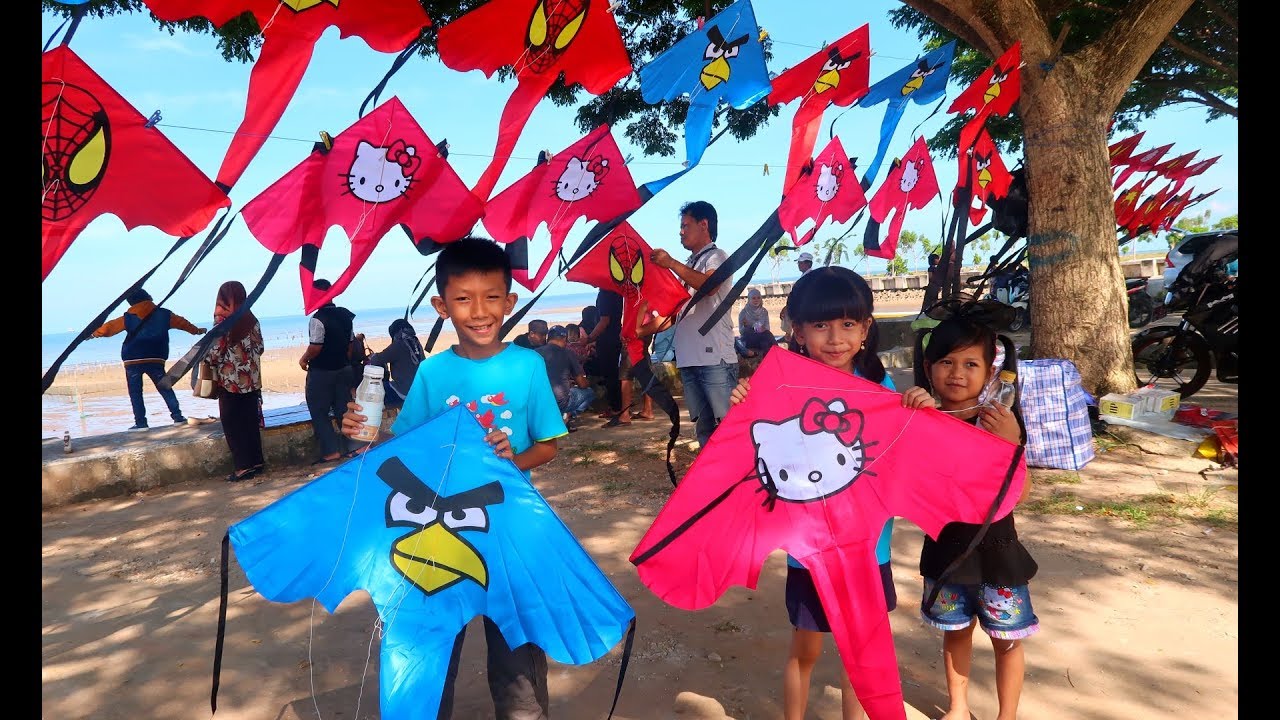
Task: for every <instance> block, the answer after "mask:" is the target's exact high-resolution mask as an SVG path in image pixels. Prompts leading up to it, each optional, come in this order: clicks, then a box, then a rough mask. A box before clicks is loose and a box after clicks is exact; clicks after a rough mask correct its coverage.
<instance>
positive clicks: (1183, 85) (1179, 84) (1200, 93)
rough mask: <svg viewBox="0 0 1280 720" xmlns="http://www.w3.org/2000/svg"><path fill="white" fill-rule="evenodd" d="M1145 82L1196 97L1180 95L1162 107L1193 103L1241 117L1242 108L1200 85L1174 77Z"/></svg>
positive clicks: (1157, 78)
mask: <svg viewBox="0 0 1280 720" xmlns="http://www.w3.org/2000/svg"><path fill="white" fill-rule="evenodd" d="M1143 82H1145V83H1147V84H1148V85H1159V86H1161V87H1168V88H1174V89H1175V90H1181V91H1183V92H1185V93H1190V94H1191V95H1194V96H1195V97H1194V98H1193V97H1188V96H1186V95H1180V96H1178V97H1176V98H1169V100H1170V101H1171V102H1164V103H1161V105H1175V104H1177V103H1180V102H1184V103H1192V104H1198V105H1204V106H1206V107H1210V108H1213V109H1214V110H1218V111H1219V112H1222V113H1224V114H1226V115H1230V116H1231V117H1234V118H1238V117H1240V108H1238V107H1236V106H1234V105H1231V104H1229V103H1228V102H1227V101H1226V100H1223V99H1222V98H1220V97H1218V96H1217V95H1214V94H1213V93H1211V92H1209V91H1207V90H1205V89H1204V87H1203V86H1202V85H1200V84H1198V83H1188V82H1186V81H1183V80H1180V79H1178V78H1173V77H1157V76H1150V77H1146V78H1143ZM1196 98H1199V99H1196Z"/></svg>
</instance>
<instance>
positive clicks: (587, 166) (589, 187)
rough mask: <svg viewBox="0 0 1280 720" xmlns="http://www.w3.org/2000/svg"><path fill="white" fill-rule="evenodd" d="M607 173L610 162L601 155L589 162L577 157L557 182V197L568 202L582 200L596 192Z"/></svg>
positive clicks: (568, 164)
mask: <svg viewBox="0 0 1280 720" xmlns="http://www.w3.org/2000/svg"><path fill="white" fill-rule="evenodd" d="M607 172H609V160H608V159H607V158H603V157H601V156H599V155H596V156H595V157H593V158H591V159H590V160H589V161H588V160H583V159H581V158H577V157H573V158H569V162H568V163H567V164H566V165H565V168H564V172H563V173H561V174H560V177H559V179H557V180H556V197H558V198H560V199H561V200H564V201H566V202H575V201H578V200H582V199H583V198H586V197H588V196H590V195H591V193H593V192H595V189H596V188H597V187H599V185H600V181H601V180H603V179H604V176H605V173H607Z"/></svg>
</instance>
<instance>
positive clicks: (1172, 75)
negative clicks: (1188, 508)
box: [46, 0, 1240, 168]
mask: <svg viewBox="0 0 1280 720" xmlns="http://www.w3.org/2000/svg"><path fill="white" fill-rule="evenodd" d="M46 1H47V0H46ZM912 4H917V5H918V4H920V3H918V2H916V3H908V4H904V5H903V7H900V8H897V9H895V10H891V11H890V12H889V20H890V22H891V23H892V24H893V26H894V27H897V28H907V29H912V30H915V31H916V32H917V34H918V36H919V37H920V38H921V39H923V40H925V46H924V48H923V49H922V51H921V52H922V53H923V52H927V51H928V50H932V49H933V48H936V47H938V46H940V45H942V44H944V43H947V42H950V41H951V40H953V39H955V40H958V41H959V42H958V43H957V44H956V56H955V60H954V61H953V62H952V65H951V75H952V80H953V82H956V83H958V84H959V85H960V86H961V87H966V86H967V85H968V84H969V83H971V82H973V80H974V79H975V78H977V77H978V75H979V74H981V73H982V72H983V71H984V70H986V69H987V68H988V67H990V65H991V62H992V60H993V59H994V58H991V57H987V56H985V55H983V54H982V53H980V52H977V51H975V50H974V49H973V46H972V44H970V43H969V42H967V40H966V38H961V37H957V36H956V35H954V34H952V33H950V32H948V31H947V30H946V29H945V28H943V27H942V26H941V25H938V24H937V23H935V22H934V21H933V20H931V19H929V17H927V16H926V15H925V14H924V13H923V12H921V11H919V10H917V9H915V8H913V7H911V6H910V5H912ZM1126 4H1127V0H1096V1H1095V2H1081V3H1066V2H1064V3H1061V6H1062V7H1061V8H1060V9H1058V10H1057V11H1056V12H1053V13H1052V17H1053V19H1052V20H1051V21H1050V29H1051V30H1052V31H1053V32H1054V33H1059V34H1060V33H1062V32H1063V31H1064V29H1065V33H1066V34H1065V36H1061V35H1060V37H1062V46H1061V52H1062V53H1063V54H1069V53H1074V52H1076V51H1078V50H1080V49H1082V48H1085V47H1086V46H1089V45H1091V44H1093V43H1094V42H1095V41H1096V40H1097V39H1098V38H1099V37H1100V36H1101V34H1102V33H1103V32H1105V31H1106V30H1107V29H1109V28H1110V26H1111V25H1112V22H1113V21H1114V19H1115V17H1116V16H1117V14H1118V13H1119V12H1120V10H1121V9H1122V8H1123V6H1125V5H1126ZM1042 69H1043V68H1042ZM1024 71H1025V68H1024ZM1239 82H1240V7H1239V0H1196V2H1195V3H1194V4H1193V5H1192V6H1191V8H1190V9H1189V10H1187V12H1186V13H1185V14H1184V15H1183V16H1182V18H1181V19H1180V20H1179V21H1178V24H1177V26H1175V27H1174V29H1173V32H1171V33H1169V36H1168V37H1167V38H1165V41H1164V43H1163V44H1162V45H1161V46H1160V48H1159V49H1158V50H1156V52H1155V53H1154V54H1153V55H1152V56H1151V58H1150V59H1149V60H1148V61H1147V64H1146V65H1145V66H1144V67H1143V68H1142V71H1141V72H1140V73H1139V74H1138V77H1137V79H1136V80H1135V81H1134V82H1133V83H1132V84H1131V85H1130V87H1129V89H1128V91H1127V92H1126V93H1125V95H1124V99H1123V100H1121V102H1120V105H1119V106H1118V107H1117V108H1116V112H1115V118H1116V123H1115V126H1114V128H1113V129H1112V130H1113V132H1115V133H1125V132H1132V131H1133V130H1135V129H1137V127H1138V125H1139V123H1140V122H1141V121H1142V120H1144V119H1146V118H1149V117H1151V116H1153V115H1155V114H1156V113H1157V112H1158V111H1159V110H1161V109H1163V108H1166V107H1170V106H1174V105H1198V106H1201V107H1203V108H1204V109H1205V110H1206V111H1207V113H1208V119H1209V120H1215V119H1217V118H1221V117H1239V113H1240V111H1239V107H1238V105H1239V99H1240V98H1239V87H1238V85H1239ZM965 119H966V118H964V117H955V118H952V119H951V120H950V121H949V122H948V123H947V124H946V125H944V126H943V127H942V128H941V129H940V130H939V131H938V132H937V133H936V134H935V135H934V136H933V138H932V139H931V140H930V141H929V148H930V151H931V152H940V153H943V154H945V155H947V156H949V157H955V153H956V147H957V145H958V144H959V134H960V127H961V126H962V125H963V124H964V121H965ZM987 129H988V130H989V131H990V132H991V137H992V138H993V139H994V140H996V141H997V142H999V143H1000V144H1001V146H1002V148H1003V149H1005V150H1006V151H1007V152H1010V153H1012V152H1016V151H1018V150H1020V149H1021V147H1022V138H1023V132H1022V122H1021V121H1020V120H1019V119H1018V117H1017V113H1016V112H1015V113H1013V114H1010V115H1009V116H1008V117H1003V118H1001V117H993V118H990V119H988V120H987ZM1010 167H1011V168H1012V167H1013V165H1012V163H1011V164H1010Z"/></svg>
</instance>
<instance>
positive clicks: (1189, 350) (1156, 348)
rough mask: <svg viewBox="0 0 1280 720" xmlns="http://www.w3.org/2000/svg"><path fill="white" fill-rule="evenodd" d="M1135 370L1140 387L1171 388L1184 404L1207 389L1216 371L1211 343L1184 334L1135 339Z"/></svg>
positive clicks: (1197, 336)
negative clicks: (1213, 372) (1160, 386)
mask: <svg viewBox="0 0 1280 720" xmlns="http://www.w3.org/2000/svg"><path fill="white" fill-rule="evenodd" d="M1165 340H1168V342H1167V343H1166V342H1165ZM1133 369H1134V373H1135V374H1136V375H1137V378H1138V385H1139V387H1141V386H1144V385H1152V384H1155V385H1157V386H1159V385H1160V384H1165V385H1166V386H1170V385H1171V386H1172V387H1171V389H1173V390H1177V392H1178V394H1179V395H1181V396H1182V399H1184V400H1185V399H1187V398H1189V397H1191V396H1192V395H1194V394H1195V393H1196V392H1198V391H1199V390H1200V388H1202V387H1204V384H1205V383H1206V382H1208V380H1209V373H1210V372H1212V371H1213V365H1212V358H1211V354H1210V352H1209V343H1207V342H1205V341H1204V339H1203V338H1201V337H1200V336H1199V335H1194V334H1191V333H1185V332H1184V333H1178V334H1176V335H1172V336H1170V335H1168V334H1160V335H1148V336H1146V337H1143V336H1142V335H1139V336H1138V337H1136V338H1134V339H1133Z"/></svg>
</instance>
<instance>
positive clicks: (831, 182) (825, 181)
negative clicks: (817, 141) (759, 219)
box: [778, 137, 867, 247]
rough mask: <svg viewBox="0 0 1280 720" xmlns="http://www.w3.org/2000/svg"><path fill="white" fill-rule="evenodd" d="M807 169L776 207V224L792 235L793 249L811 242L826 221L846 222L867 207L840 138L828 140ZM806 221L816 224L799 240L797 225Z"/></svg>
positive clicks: (865, 198) (865, 197) (865, 199)
mask: <svg viewBox="0 0 1280 720" xmlns="http://www.w3.org/2000/svg"><path fill="white" fill-rule="evenodd" d="M806 168H807V170H808V172H806V173H802V174H801V175H800V176H799V177H798V178H797V179H796V181H795V182H794V183H792V184H791V187H790V188H789V189H788V190H787V194H786V196H785V197H783V198H782V205H781V206H779V207H778V221H779V222H781V223H782V227H783V229H785V230H787V231H788V232H790V233H791V241H792V242H793V243H795V245H796V247H799V246H801V245H804V244H805V243H807V242H809V241H810V240H812V239H813V236H814V234H815V233H817V232H818V228H820V227H822V223H824V222H825V221H826V220H827V218H830V219H831V220H833V221H834V222H837V223H842V222H848V221H849V218H851V217H853V214H854V213H856V212H858V211H859V210H861V209H862V208H864V207H866V206H867V196H866V195H864V194H863V192H862V186H861V185H859V184H858V176H857V175H856V174H855V173H854V169H855V168H854V165H853V163H852V162H851V161H850V160H849V156H848V155H846V154H845V152H844V145H842V144H841V143H840V138H838V137H836V138H831V142H829V143H827V146H826V147H825V148H823V150H822V152H821V153H819V154H818V157H816V158H814V159H813V161H812V162H811V163H809V164H808V165H807V166H806ZM805 220H813V221H814V223H815V224H814V226H813V227H812V228H811V229H809V230H808V231H807V232H806V233H805V234H804V237H803V238H799V237H797V234H798V230H799V226H800V224H801V223H803V222H804V221H805Z"/></svg>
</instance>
